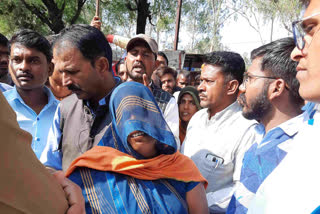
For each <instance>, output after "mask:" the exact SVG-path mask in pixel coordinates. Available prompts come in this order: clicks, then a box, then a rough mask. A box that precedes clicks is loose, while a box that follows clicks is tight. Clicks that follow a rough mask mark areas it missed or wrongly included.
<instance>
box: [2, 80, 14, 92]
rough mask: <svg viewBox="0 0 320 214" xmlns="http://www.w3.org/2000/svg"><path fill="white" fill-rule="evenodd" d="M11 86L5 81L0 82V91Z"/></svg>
mask: <svg viewBox="0 0 320 214" xmlns="http://www.w3.org/2000/svg"><path fill="white" fill-rule="evenodd" d="M12 88H13V87H12V86H11V85H8V84H6V83H2V82H1V83H0V91H2V92H5V91H7V90H10V89H12Z"/></svg>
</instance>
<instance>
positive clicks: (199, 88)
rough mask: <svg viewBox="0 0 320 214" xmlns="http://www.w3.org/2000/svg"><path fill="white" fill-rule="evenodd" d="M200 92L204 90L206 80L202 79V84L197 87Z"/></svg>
mask: <svg viewBox="0 0 320 214" xmlns="http://www.w3.org/2000/svg"><path fill="white" fill-rule="evenodd" d="M196 88H197V89H198V91H199V92H201V91H204V89H205V86H204V81H200V84H199V86H198V87H196Z"/></svg>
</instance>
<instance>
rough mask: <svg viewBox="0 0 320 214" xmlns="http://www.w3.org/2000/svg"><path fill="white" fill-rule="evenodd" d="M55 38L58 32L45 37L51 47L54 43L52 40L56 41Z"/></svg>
mask: <svg viewBox="0 0 320 214" xmlns="http://www.w3.org/2000/svg"><path fill="white" fill-rule="evenodd" d="M57 38H58V34H51V35H49V36H47V37H46V39H47V40H48V41H49V43H50V45H51V47H53V44H54V42H55V41H56V39H57Z"/></svg>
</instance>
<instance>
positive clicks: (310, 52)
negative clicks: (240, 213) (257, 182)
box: [248, 0, 320, 214]
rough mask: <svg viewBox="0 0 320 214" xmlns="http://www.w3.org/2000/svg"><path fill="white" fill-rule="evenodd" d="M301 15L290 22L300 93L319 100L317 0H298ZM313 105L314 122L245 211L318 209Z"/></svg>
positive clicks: (317, 133) (317, 147)
mask: <svg viewBox="0 0 320 214" xmlns="http://www.w3.org/2000/svg"><path fill="white" fill-rule="evenodd" d="M301 2H302V3H303V4H304V5H305V6H306V7H307V9H306V11H305V13H304V18H303V19H301V20H299V21H295V22H293V32H294V39H295V43H296V48H295V49H294V50H293V51H292V53H291V58H292V59H293V60H295V61H297V62H298V66H297V68H296V69H297V76H296V78H297V79H298V81H299V83H300V88H299V93H300V95H301V97H302V98H304V99H305V100H307V101H312V102H316V103H319V102H320V34H319V29H320V1H319V0H310V1H306V0H303V1H301ZM318 118H319V110H318V108H316V109H315V113H314V117H313V120H314V122H313V123H305V124H304V126H303V127H302V129H301V131H299V133H298V135H297V136H296V137H295V140H294V142H293V148H292V149H291V150H290V152H289V153H288V155H287V156H286V157H285V158H284V159H283V160H282V162H281V163H280V164H279V166H278V167H277V168H276V169H275V170H274V172H272V174H270V175H269V176H268V178H267V179H266V180H265V181H264V183H263V184H262V185H261V186H260V188H259V189H258V191H257V193H256V196H255V198H254V199H253V201H252V202H251V204H250V206H249V210H248V213H290V214H292V213H299V214H300V213H312V214H316V213H320V206H319V205H320V198H319V192H320V182H319V181H320V170H319V169H318V168H319V163H320V155H319V151H320V143H319V139H320V131H319V130H320V127H319V126H320V120H319V119H318Z"/></svg>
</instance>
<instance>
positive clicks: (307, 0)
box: [300, 0, 310, 7]
mask: <svg viewBox="0 0 320 214" xmlns="http://www.w3.org/2000/svg"><path fill="white" fill-rule="evenodd" d="M300 2H301V4H302V5H303V6H305V7H308V6H309V4H310V0H300Z"/></svg>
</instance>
